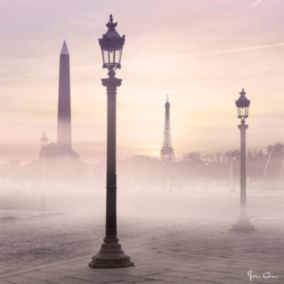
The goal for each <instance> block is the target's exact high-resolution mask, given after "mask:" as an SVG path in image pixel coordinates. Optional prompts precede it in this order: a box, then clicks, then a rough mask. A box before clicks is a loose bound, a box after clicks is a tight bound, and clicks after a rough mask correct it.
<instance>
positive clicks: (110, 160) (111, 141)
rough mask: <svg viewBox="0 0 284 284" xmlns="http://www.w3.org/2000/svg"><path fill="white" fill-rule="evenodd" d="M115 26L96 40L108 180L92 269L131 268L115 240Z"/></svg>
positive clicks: (118, 41)
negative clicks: (103, 227) (103, 93)
mask: <svg viewBox="0 0 284 284" xmlns="http://www.w3.org/2000/svg"><path fill="white" fill-rule="evenodd" d="M116 25H117V23H114V22H113V18H112V15H110V17H109V22H108V23H107V25H106V26H107V27H108V30H107V32H106V33H105V34H104V35H103V36H102V38H101V39H99V44H100V47H101V51H102V59H103V68H106V69H107V70H108V78H105V79H102V85H103V86H105V87H106V88H107V177H106V182H107V184H106V232H105V238H104V242H103V244H102V246H101V249H100V250H99V252H98V253H97V254H96V255H95V256H94V257H93V259H92V261H91V262H90V264H89V266H90V267H91V268H119V267H128V266H132V265H133V263H132V262H131V260H130V258H129V256H127V255H126V254H124V252H123V250H122V249H121V245H120V244H119V240H118V238H117V222H116V88H117V87H119V86H120V85H121V81H122V80H121V79H117V78H116V77H115V70H116V69H119V68H120V67H121V65H120V61H121V54H122V48H123V45H124V41H125V36H122V37H121V36H120V35H119V34H118V32H117V31H116V29H115V27H116Z"/></svg>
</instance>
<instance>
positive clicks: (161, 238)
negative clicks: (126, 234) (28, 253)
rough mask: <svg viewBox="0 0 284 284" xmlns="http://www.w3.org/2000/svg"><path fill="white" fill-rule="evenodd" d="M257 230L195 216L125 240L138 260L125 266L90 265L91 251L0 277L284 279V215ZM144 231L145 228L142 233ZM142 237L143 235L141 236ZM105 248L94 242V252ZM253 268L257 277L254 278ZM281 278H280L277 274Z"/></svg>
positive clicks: (72, 283) (221, 283) (194, 282)
mask: <svg viewBox="0 0 284 284" xmlns="http://www.w3.org/2000/svg"><path fill="white" fill-rule="evenodd" d="M252 221H253V223H254V225H255V227H256V228H257V230H256V231H254V232H250V233H236V232H231V231H230V227H231V225H232V224H231V223H230V222H229V221H224V220H222V221H220V220H218V219H217V220H216V219H213V218H212V219H210V218H208V217H207V218H196V219H194V218H191V219H189V220H187V221H181V222H180V224H178V225H175V226H174V227H173V226H171V223H169V224H168V225H167V224H163V225H162V227H160V228H159V231H155V230H152V231H151V232H150V233H149V232H145V234H148V236H147V237H145V236H144V237H143V236H141V239H140V241H139V242H135V238H132V239H123V236H121V239H122V240H121V243H122V245H123V248H124V250H125V252H126V253H127V254H129V255H130V256H131V258H132V260H133V261H134V263H135V266H134V267H130V268H123V269H112V270H103V269H90V268H88V262H89V261H90V259H91V256H92V255H91V254H88V255H87V254H86V255H85V256H83V257H79V258H74V259H70V260H68V261H62V262H57V263H53V264H50V265H45V266H40V267H36V268H34V269H30V270H25V271H15V272H13V273H9V274H2V275H1V276H0V283H1V284H48V283H49V284H65V283H66V284H88V283H112V284H116V283H120V284H123V283H139V284H142V283H148V284H158V283H173V284H179V283H180V284H183V283H186V284H202V283H204V284H209V283H211V284H217V283H218V284H242V283H255V284H259V283H261V284H262V283H267V284H275V283H277V284H282V283H284V268H283V260H284V239H283V236H284V235H283V233H284V230H283V219H282V218H279V217H273V216H272V217H258V218H255V219H254V220H252ZM142 234H143V233H142ZM137 240H138V238H137ZM99 247H100V241H96V242H95V248H96V249H94V253H95V252H96V250H97V249H98V248H99ZM249 271H251V275H252V279H251V280H250V278H249V275H248V273H249ZM276 277H277V278H276Z"/></svg>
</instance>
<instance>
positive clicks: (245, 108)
mask: <svg viewBox="0 0 284 284" xmlns="http://www.w3.org/2000/svg"><path fill="white" fill-rule="evenodd" d="M249 106H250V100H248V99H247V97H246V92H245V90H244V89H242V91H241V92H240V97H239V98H238V100H236V107H237V111H238V118H239V119H240V120H241V123H240V124H239V125H238V128H239V129H240V136H241V141H240V142H241V143H240V216H239V219H238V220H237V222H236V224H235V225H234V226H233V227H232V231H244V232H249V231H253V230H254V227H253V225H252V224H251V223H250V221H249V218H248V217H247V208H246V129H247V128H248V125H247V124H246V122H245V120H246V118H248V114H249Z"/></svg>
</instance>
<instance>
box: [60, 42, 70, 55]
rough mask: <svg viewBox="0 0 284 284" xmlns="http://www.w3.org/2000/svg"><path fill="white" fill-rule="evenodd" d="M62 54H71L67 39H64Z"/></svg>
mask: <svg viewBox="0 0 284 284" xmlns="http://www.w3.org/2000/svg"><path fill="white" fill-rule="evenodd" d="M60 55H69V51H68V47H67V44H66V41H65V40H64V42H63V45H62V49H61V52H60Z"/></svg>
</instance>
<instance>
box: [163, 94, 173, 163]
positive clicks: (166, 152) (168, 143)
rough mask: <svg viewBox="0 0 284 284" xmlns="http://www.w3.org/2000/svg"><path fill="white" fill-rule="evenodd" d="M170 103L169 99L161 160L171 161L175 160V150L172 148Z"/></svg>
mask: <svg viewBox="0 0 284 284" xmlns="http://www.w3.org/2000/svg"><path fill="white" fill-rule="evenodd" d="M170 107H171V105H170V103H169V98H168V97H167V102H166V103H165V129H164V140H163V146H162V149H161V153H160V158H161V160H166V161H171V160H174V159H175V154H174V149H173V147H172V139H171V128H170Z"/></svg>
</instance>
